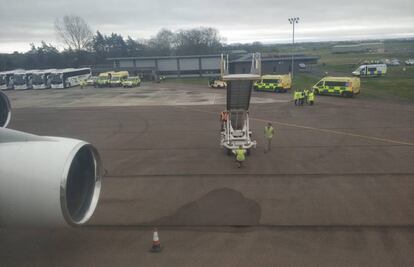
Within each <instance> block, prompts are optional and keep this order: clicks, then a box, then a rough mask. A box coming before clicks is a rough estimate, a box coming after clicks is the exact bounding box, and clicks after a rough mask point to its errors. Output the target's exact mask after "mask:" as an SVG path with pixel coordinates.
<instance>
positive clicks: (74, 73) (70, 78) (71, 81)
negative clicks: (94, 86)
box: [51, 68, 91, 88]
mask: <svg viewBox="0 0 414 267" xmlns="http://www.w3.org/2000/svg"><path fill="white" fill-rule="evenodd" d="M51 76H52V77H51V83H52V88H69V87H72V86H77V85H79V84H80V81H81V80H87V79H88V78H89V77H90V76H91V69H90V68H82V69H62V70H56V71H53V72H52V74H51Z"/></svg>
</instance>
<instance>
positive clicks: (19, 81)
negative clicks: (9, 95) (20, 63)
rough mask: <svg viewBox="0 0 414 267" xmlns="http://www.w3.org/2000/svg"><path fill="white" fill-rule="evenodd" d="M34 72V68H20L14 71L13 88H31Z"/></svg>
mask: <svg viewBox="0 0 414 267" xmlns="http://www.w3.org/2000/svg"><path fill="white" fill-rule="evenodd" d="M34 72H35V71H34V70H21V71H16V72H14V74H13V85H14V90H26V89H32V75H33V73H34Z"/></svg>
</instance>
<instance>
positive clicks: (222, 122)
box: [220, 110, 229, 131]
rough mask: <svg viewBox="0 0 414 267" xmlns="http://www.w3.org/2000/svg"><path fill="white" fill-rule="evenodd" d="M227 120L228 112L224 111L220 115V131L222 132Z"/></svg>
mask: <svg viewBox="0 0 414 267" xmlns="http://www.w3.org/2000/svg"><path fill="white" fill-rule="evenodd" d="M228 118H229V112H228V111H227V110H224V111H222V112H221V113H220V125H221V131H223V130H224V126H225V124H226V122H227V120H228Z"/></svg>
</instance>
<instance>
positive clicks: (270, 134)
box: [264, 126, 274, 139]
mask: <svg viewBox="0 0 414 267" xmlns="http://www.w3.org/2000/svg"><path fill="white" fill-rule="evenodd" d="M273 133H274V129H273V127H272V126H270V127H269V126H265V130H264V134H265V137H266V138H267V139H271V138H272V137H273Z"/></svg>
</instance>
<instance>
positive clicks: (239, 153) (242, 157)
mask: <svg viewBox="0 0 414 267" xmlns="http://www.w3.org/2000/svg"><path fill="white" fill-rule="evenodd" d="M245 154H246V150H245V149H240V148H238V149H236V159H237V160H238V161H244V160H245V159H246V156H245Z"/></svg>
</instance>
